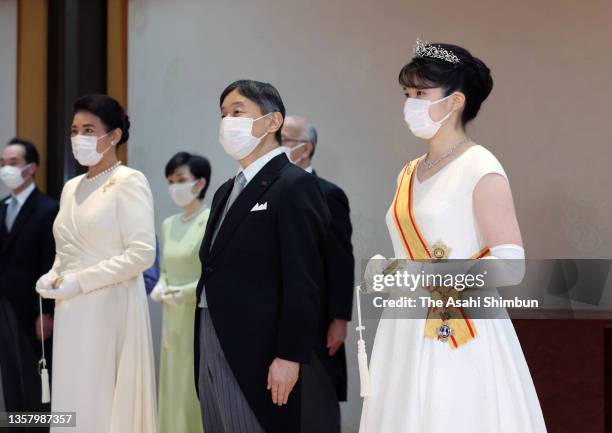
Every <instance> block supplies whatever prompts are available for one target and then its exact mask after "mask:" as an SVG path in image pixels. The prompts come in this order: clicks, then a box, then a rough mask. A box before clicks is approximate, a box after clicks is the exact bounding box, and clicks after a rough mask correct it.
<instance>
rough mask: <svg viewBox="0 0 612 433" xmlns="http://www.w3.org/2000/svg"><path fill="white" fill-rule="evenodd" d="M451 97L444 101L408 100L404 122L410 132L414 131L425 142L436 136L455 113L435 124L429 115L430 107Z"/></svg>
mask: <svg viewBox="0 0 612 433" xmlns="http://www.w3.org/2000/svg"><path fill="white" fill-rule="evenodd" d="M450 96H451V95H448V96H446V97H444V98H442V99H438V100H437V101H428V100H427V99H417V98H408V99H406V103H405V104H404V120H405V121H406V123H407V124H408V127H409V128H410V131H412V133H413V134H414V135H415V136H417V137H419V138H423V139H425V140H429V139H430V138H431V137H433V136H434V135H436V133H437V132H438V130H439V129H440V127H442V124H443V123H444V121H445V120H446V119H448V118H449V117H450V116H451V114H452V113H453V112H452V111H450V112H449V113H448V114H447V115H446V116H444V117H443V118H442V119H440V120H439V121H437V122H434V121H433V119H432V118H431V116H430V115H429V107H430V106H432V105H434V104H437V103H438V102H442V101H444V100H445V99H447V98H449V97H450Z"/></svg>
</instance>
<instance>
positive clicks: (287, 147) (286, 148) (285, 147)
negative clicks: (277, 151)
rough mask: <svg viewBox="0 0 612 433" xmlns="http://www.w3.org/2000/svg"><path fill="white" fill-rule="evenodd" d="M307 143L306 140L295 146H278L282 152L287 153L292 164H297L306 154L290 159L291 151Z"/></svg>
mask: <svg viewBox="0 0 612 433" xmlns="http://www.w3.org/2000/svg"><path fill="white" fill-rule="evenodd" d="M307 144H308V142H303V143H300V144H298V145H297V146H294V147H289V146H280V148H281V149H282V151H283V152H285V154H286V155H287V158H289V161H291V162H292V163H293V164H298V163H299V162H300V161H301V160H303V159H304V158H306V155H304V154H302V155H301V156H300V157H299V158H298V159H295V160H294V159H291V153H292V152H293V151H294V150H296V149H299V148H300V147H304V146H306V145H307Z"/></svg>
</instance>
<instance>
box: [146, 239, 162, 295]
mask: <svg viewBox="0 0 612 433" xmlns="http://www.w3.org/2000/svg"><path fill="white" fill-rule="evenodd" d="M159 273H160V269H159V241H158V240H157V237H156V238H155V262H154V263H153V266H151V267H150V268H149V269H147V270H146V271H144V272H143V273H142V276H143V277H144V282H145V290H146V291H147V294H149V293H151V292H152V291H153V289H154V288H155V285H156V284H157V282H158V281H159Z"/></svg>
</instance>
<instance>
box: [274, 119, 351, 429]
mask: <svg viewBox="0 0 612 433" xmlns="http://www.w3.org/2000/svg"><path fill="white" fill-rule="evenodd" d="M281 135H282V145H283V147H285V148H287V149H288V156H289V158H290V159H291V161H292V162H293V163H294V164H296V165H298V166H299V167H301V168H303V169H304V170H306V171H307V172H309V173H312V174H313V175H314V176H315V177H316V178H317V180H318V181H319V184H320V185H321V189H322V190H323V193H324V194H325V198H326V200H327V205H328V207H329V211H330V214H331V226H330V231H329V234H328V237H327V240H328V241H327V248H326V255H325V276H326V285H325V290H324V292H323V298H322V308H321V311H320V321H321V332H320V335H319V340H318V344H317V359H315V360H314V361H313V362H311V363H310V365H309V366H308V367H306V368H305V369H304V371H303V379H302V391H303V392H302V395H303V408H304V411H306V413H307V414H312V416H304V417H303V418H302V419H303V421H304V422H303V427H302V433H328V432H329V433H339V432H340V407H339V404H338V401H346V394H347V372H346V353H345V350H344V340H345V339H346V333H347V323H348V321H350V320H351V312H352V307H353V294H354V292H353V286H354V270H355V259H354V257H353V246H352V244H351V234H352V231H353V229H352V225H351V218H350V208H349V202H348V198H347V196H346V194H345V193H344V191H343V190H342V188H340V187H339V186H337V185H335V184H333V183H332V182H329V181H327V180H325V179H323V178H322V177H320V176H318V175H317V173H316V172H315V171H314V170H313V168H312V157H313V155H314V153H315V149H316V146H317V138H318V134H317V130H316V129H315V127H314V125H313V124H312V123H310V122H309V121H308V120H307V119H306V118H304V117H301V116H287V117H286V118H285V122H284V124H283V129H282V131H281Z"/></svg>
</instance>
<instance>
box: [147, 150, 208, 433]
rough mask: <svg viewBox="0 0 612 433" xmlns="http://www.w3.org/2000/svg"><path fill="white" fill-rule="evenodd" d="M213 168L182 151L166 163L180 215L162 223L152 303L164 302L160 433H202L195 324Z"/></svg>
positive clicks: (200, 157)
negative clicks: (159, 268) (206, 200)
mask: <svg viewBox="0 0 612 433" xmlns="http://www.w3.org/2000/svg"><path fill="white" fill-rule="evenodd" d="M210 171H211V170H210V163H209V162H208V160H207V159H206V158H204V157H202V156H198V155H192V154H189V153H187V152H179V153H177V154H176V155H174V156H173V157H172V158H171V159H170V161H168V164H166V178H167V179H168V183H169V191H170V196H171V197H172V200H173V201H174V203H175V204H176V205H177V206H179V207H181V208H182V210H183V211H182V212H181V213H179V214H176V215H173V216H171V217H169V218H166V220H164V223H163V224H162V249H161V251H162V257H161V261H162V271H161V276H160V279H159V282H158V283H157V285H156V286H155V288H154V289H153V292H151V298H152V299H153V300H155V301H157V302H163V303H164V316H163V322H162V344H161V365H160V373H159V430H160V432H161V433H201V432H202V430H203V428H202V415H201V413H200V402H199V401H198V396H197V394H196V389H195V386H194V383H195V380H194V377H193V375H194V371H193V338H194V336H193V333H194V328H193V322H194V320H195V308H196V287H197V285H198V280H199V279H200V272H201V268H202V265H201V263H200V259H199V255H198V252H199V250H200V244H201V243H202V239H203V238H204V231H205V230H206V222H207V221H208V215H209V213H210V209H209V208H208V207H206V206H205V205H204V202H203V200H204V194H205V193H206V189H207V187H208V183H209V181H210Z"/></svg>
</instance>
